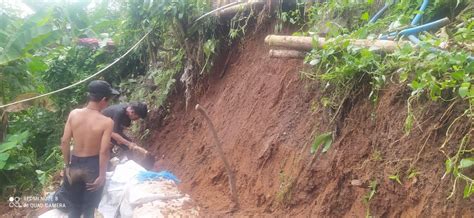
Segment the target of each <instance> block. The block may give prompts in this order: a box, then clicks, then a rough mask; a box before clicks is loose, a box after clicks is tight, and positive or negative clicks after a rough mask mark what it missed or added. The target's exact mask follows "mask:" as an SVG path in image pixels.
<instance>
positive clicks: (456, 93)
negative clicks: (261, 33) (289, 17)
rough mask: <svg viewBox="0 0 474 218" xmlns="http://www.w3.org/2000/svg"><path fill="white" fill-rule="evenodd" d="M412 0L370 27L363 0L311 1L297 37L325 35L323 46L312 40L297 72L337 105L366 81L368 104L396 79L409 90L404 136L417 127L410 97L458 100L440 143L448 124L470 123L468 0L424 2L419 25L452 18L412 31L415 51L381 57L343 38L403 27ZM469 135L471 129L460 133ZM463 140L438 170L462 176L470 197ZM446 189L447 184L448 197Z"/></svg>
mask: <svg viewBox="0 0 474 218" xmlns="http://www.w3.org/2000/svg"><path fill="white" fill-rule="evenodd" d="M419 3H420V1H405V0H403V1H397V2H396V4H394V5H392V6H391V7H390V9H389V10H388V11H386V12H385V13H384V16H383V17H382V18H380V19H379V20H378V21H377V22H375V23H372V24H367V20H368V19H369V18H370V17H371V16H373V13H374V12H375V11H374V10H373V8H370V5H371V4H372V3H371V2H368V1H367V2H365V1H343V2H341V1H325V2H323V3H316V4H315V5H313V6H311V7H310V8H308V9H307V10H306V18H305V20H306V23H305V25H306V26H308V27H309V28H308V30H307V32H304V33H300V34H301V35H318V34H325V37H326V41H327V42H328V43H327V44H326V45H324V46H323V47H322V48H318V49H316V48H317V47H319V46H317V45H316V44H315V43H317V41H316V40H314V42H315V43H314V44H315V45H314V49H313V50H312V52H311V53H310V54H309V55H308V56H307V57H306V59H305V62H306V63H308V64H310V65H311V66H313V70H312V71H311V72H304V73H303V75H305V76H306V77H307V78H309V79H314V80H318V81H320V82H321V84H322V85H323V86H324V89H325V91H326V92H327V93H331V95H330V96H329V97H327V96H326V97H325V98H326V99H328V98H329V99H331V100H330V102H342V101H343V100H344V99H345V98H346V96H350V95H351V94H352V93H353V90H357V88H355V87H356V85H357V84H360V82H364V81H367V80H368V81H370V85H371V88H372V90H371V92H370V94H369V96H368V97H369V98H370V99H371V100H372V101H373V102H374V103H376V102H377V100H378V92H379V90H381V89H382V88H383V87H384V86H385V84H386V83H387V82H389V81H391V82H396V80H397V79H398V81H397V82H399V83H402V84H405V85H407V86H408V87H409V88H410V89H411V94H410V96H409V98H408V100H407V102H408V104H407V110H408V111H407V118H406V120H405V125H404V131H405V133H406V134H409V133H410V131H411V129H412V128H413V127H414V126H416V125H418V121H417V120H416V117H415V114H414V109H413V102H415V100H417V99H419V98H421V97H423V98H428V99H429V100H431V101H434V102H455V103H456V102H460V103H461V104H462V105H465V106H466V108H465V109H466V110H465V113H464V114H463V115H462V116H461V117H462V119H461V117H459V118H458V119H456V120H455V121H453V122H452V123H448V124H447V125H449V126H450V128H448V131H447V133H446V135H447V137H446V142H445V143H444V145H445V144H446V143H447V142H448V141H450V140H451V136H452V134H454V132H453V131H452V129H454V128H452V126H453V124H454V123H455V122H457V121H459V122H472V117H474V110H473V108H474V87H473V85H472V84H473V80H474V61H472V60H470V55H471V54H470V52H469V51H468V50H466V49H465V48H468V49H469V43H471V42H472V41H473V40H474V35H473V34H472V29H473V27H474V20H473V19H472V18H473V15H474V12H473V11H472V8H473V7H474V4H472V3H469V2H468V1H444V0H438V1H435V2H434V3H433V4H430V5H429V6H428V10H427V11H426V14H430V15H429V16H428V15H426V16H424V19H425V20H423V21H422V22H426V21H428V20H429V19H439V18H442V17H444V16H450V17H451V18H453V17H454V16H456V21H455V23H453V24H452V25H449V26H448V27H446V28H445V29H444V30H442V31H440V33H439V34H437V36H434V35H433V34H431V33H422V34H420V36H419V38H420V39H421V40H422V43H421V44H420V46H419V47H418V48H414V47H412V46H410V45H404V46H402V47H400V48H399V49H398V50H396V51H395V52H393V53H391V54H382V53H381V52H380V51H378V50H377V49H375V48H356V47H353V46H352V45H351V44H350V42H349V40H350V39H360V38H364V39H365V38H369V39H372V38H376V37H377V36H378V35H379V34H386V33H388V32H393V31H396V30H400V29H403V28H406V27H408V26H409V24H410V22H411V20H412V18H413V17H414V15H416V14H417V13H419V12H418V11H417V9H418V8H419ZM368 8H370V9H368ZM469 9H471V10H469ZM461 11H462V12H461ZM387 27H388V30H387ZM442 43H445V44H446V43H448V44H449V45H450V47H449V48H448V49H446V51H443V52H433V50H432V47H433V46H439V45H440V44H442ZM448 110H449V109H448ZM470 132H472V126H471V127H470V128H469V130H468V133H467V135H469V134H470ZM458 134H466V133H465V132H464V133H458ZM466 141H469V140H468V139H466V138H463V140H462V142H461V143H460V145H459V146H460V152H458V153H457V154H456V155H454V156H453V155H452V154H451V155H448V154H446V156H447V159H448V160H447V162H446V175H453V176H454V178H455V183H456V181H457V180H459V179H461V180H463V181H465V182H466V186H465V193H464V196H465V197H468V196H472V195H471V194H472V191H471V190H472V179H471V177H469V176H467V175H464V174H463V172H466V171H467V170H470V169H472V168H473V166H472V165H471V164H470V159H466V158H470V157H471V156H472V155H471V156H469V155H470V154H472V150H473V148H472V146H471V147H469V146H467V145H468V144H466ZM444 145H443V147H444ZM319 146H320V143H319V142H318V143H317V144H313V147H312V151H315V150H316V149H318V148H319ZM461 147H462V149H461ZM443 152H445V151H444V150H443ZM446 153H447V152H446ZM461 160H463V161H462V163H461ZM390 179H393V180H395V181H397V182H398V183H401V181H400V178H399V177H398V176H397V175H392V176H391V178H390ZM454 189H455V187H453V192H452V194H453V193H454ZM451 196H452V195H451Z"/></svg>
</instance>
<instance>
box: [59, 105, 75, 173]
mask: <svg viewBox="0 0 474 218" xmlns="http://www.w3.org/2000/svg"><path fill="white" fill-rule="evenodd" d="M72 113H73V112H71V113H69V116H68V118H67V121H66V125H64V132H63V137H62V138H61V152H62V153H63V158H64V166H69V161H70V160H69V157H70V156H71V147H70V142H71V138H72V129H71V116H72V115H71V114H72Z"/></svg>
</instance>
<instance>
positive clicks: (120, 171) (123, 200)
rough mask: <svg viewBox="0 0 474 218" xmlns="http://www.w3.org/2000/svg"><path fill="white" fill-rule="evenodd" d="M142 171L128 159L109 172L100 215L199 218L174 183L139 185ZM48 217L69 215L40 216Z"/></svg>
mask: <svg viewBox="0 0 474 218" xmlns="http://www.w3.org/2000/svg"><path fill="white" fill-rule="evenodd" d="M141 171H146V170H145V169H144V168H143V167H142V166H140V165H138V164H137V163H135V162H134V161H131V160H129V161H126V162H125V163H121V164H119V165H117V167H116V168H115V170H114V171H113V172H108V173H107V181H106V184H105V188H104V195H103V196H102V200H101V202H100V204H99V209H98V212H99V214H100V215H102V216H103V217H105V218H114V217H123V218H131V217H140V218H142V217H197V216H199V208H198V207H196V206H193V205H192V204H191V199H190V198H189V196H188V195H185V194H182V193H181V192H180V191H179V190H178V187H177V186H176V184H175V182H174V181H172V180H166V179H156V180H152V181H144V182H139V181H138V179H137V175H138V174H139V172H141ZM100 215H99V216H100ZM47 217H67V214H64V213H62V212H61V211H59V210H51V211H48V212H47V213H45V214H43V215H41V216H40V218H47ZM96 217H97V215H96Z"/></svg>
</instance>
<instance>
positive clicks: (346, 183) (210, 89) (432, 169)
mask: <svg viewBox="0 0 474 218" xmlns="http://www.w3.org/2000/svg"><path fill="white" fill-rule="evenodd" d="M269 29H271V28H269ZM269 33H271V31H269V30H260V31H259V33H256V34H255V35H253V36H250V38H249V39H247V40H245V42H244V43H242V44H241V45H239V46H235V47H233V48H232V49H233V53H234V55H233V56H232V58H231V61H230V65H229V67H228V68H227V72H226V73H225V75H224V77H223V78H220V77H219V75H220V72H218V71H219V70H216V72H214V73H213V74H212V75H211V76H209V77H208V78H207V79H206V80H205V81H204V82H203V83H204V86H205V87H207V88H206V89H204V91H203V93H202V94H201V95H200V96H199V97H197V100H195V102H194V103H199V104H200V105H201V106H203V107H204V108H205V109H206V110H207V112H208V114H209V116H210V118H211V119H212V120H213V123H214V125H215V126H216V128H217V131H218V135H219V137H220V138H221V141H222V144H223V150H224V152H225V154H226V155H227V158H228V159H229V160H230V162H231V165H232V167H233V168H234V170H235V172H236V177H237V189H238V194H239V198H240V205H241V209H240V210H239V211H237V212H235V213H233V214H232V215H237V216H240V215H259V216H261V215H270V216H275V215H285V216H288V215H291V216H313V217H364V216H365V215H366V214H367V213H368V212H369V213H370V214H371V215H373V216H375V217H473V216H474V199H473V198H472V197H471V198H470V199H462V189H463V187H464V184H461V183H458V186H457V191H456V195H455V196H454V197H452V198H451V199H449V200H447V199H446V198H447V197H448V196H449V193H450V191H451V188H452V184H453V179H452V177H449V176H448V177H447V178H445V179H443V180H441V177H442V176H443V174H444V160H445V157H444V155H443V154H442V153H441V152H439V151H438V148H439V146H440V145H441V144H442V141H443V140H444V134H445V131H446V126H445V125H441V124H444V123H446V122H449V121H452V120H453V119H454V118H455V117H456V115H459V113H460V109H459V108H458V107H453V109H452V113H448V114H447V115H446V116H445V117H443V118H444V119H442V121H439V120H440V118H441V117H442V115H443V113H444V111H445V110H446V108H447V107H448V105H435V104H429V103H425V102H420V103H419V104H417V105H418V107H416V108H418V110H416V111H415V112H416V113H415V114H416V118H417V121H418V123H419V125H418V126H417V125H415V128H413V130H412V131H411V133H410V135H408V136H406V137H404V132H403V126H404V121H405V118H406V111H407V110H406V99H407V97H408V95H409V90H408V89H407V88H406V86H404V85H396V84H392V85H388V86H387V88H386V89H385V90H382V91H381V92H380V95H379V102H378V103H377V104H374V103H372V102H371V101H369V99H368V97H367V96H368V94H369V92H370V90H369V89H370V88H369V87H368V85H362V86H360V88H359V89H360V91H358V92H355V93H356V94H354V95H353V96H352V98H351V99H348V100H347V101H346V104H344V107H343V108H342V110H341V116H340V117H339V118H338V119H337V121H336V124H338V125H337V126H338V127H339V129H338V131H337V132H338V134H337V136H336V138H335V141H334V143H333V145H332V146H331V148H330V149H329V151H327V152H326V153H323V154H321V153H317V154H316V155H314V154H310V147H311V142H312V141H313V138H314V136H315V135H317V134H319V133H323V132H328V131H332V130H333V129H334V126H335V125H334V124H330V122H329V121H330V120H331V118H332V115H331V114H330V113H331V112H330V111H328V109H326V108H324V107H323V106H322V105H321V104H320V103H319V102H321V101H320V99H321V98H322V95H321V93H320V92H319V91H318V90H320V89H319V88H318V87H317V85H315V84H314V82H313V83H312V82H310V81H307V80H305V79H302V78H301V74H300V72H301V71H302V70H304V66H303V63H302V61H301V60H283V59H271V58H269V57H268V50H269V48H268V47H267V46H265V45H264V38H265V36H266V35H267V34H269ZM221 68H222V67H221ZM183 101H184V97H182V96H175V99H174V100H173V102H172V105H171V113H170V115H168V117H167V118H166V119H165V121H163V123H162V124H161V125H160V126H161V127H160V128H157V129H155V130H153V135H152V138H151V142H152V143H151V144H153V145H152V146H151V149H150V150H151V151H152V152H153V153H154V154H155V155H156V156H158V157H163V158H162V159H161V160H159V161H157V162H156V163H155V165H156V169H157V170H162V169H167V170H171V171H172V172H173V173H175V174H176V175H177V176H178V177H179V178H180V179H181V180H182V184H181V185H180V188H181V189H182V191H184V192H186V193H189V194H190V195H191V197H192V198H193V199H194V200H195V201H196V203H197V204H198V205H200V207H201V208H202V211H201V212H202V214H203V215H228V214H226V211H227V210H228V209H229V205H230V193H229V188H228V181H227V175H226V173H225V168H224V166H223V163H222V161H221V159H219V157H218V156H217V154H216V152H215V150H214V147H213V143H214V141H213V139H212V135H211V132H210V130H209V128H208V127H207V125H206V123H205V122H204V119H203V117H201V116H200V115H199V113H197V112H196V111H195V110H194V109H193V107H190V109H188V110H187V111H186V110H185V106H184V105H185V104H184V102H183ZM470 125H472V123H469V122H467V121H466V122H464V123H463V124H462V125H459V127H458V131H459V132H462V131H464V132H466V129H468V128H471V126H470ZM439 126H441V127H440V128H434V127H439ZM459 137H460V135H455V136H454V138H453V140H452V141H453V142H452V143H450V144H448V148H450V149H451V150H450V151H454V150H456V145H455V144H454V142H456V141H457V140H459ZM469 146H471V147H472V143H471V145H469ZM418 154H420V155H418ZM410 166H412V168H413V169H415V170H416V172H418V173H417V174H416V176H415V177H413V178H410V179H408V178H407V177H408V174H409V173H408V172H407V171H408V170H409V168H410ZM396 174H399V178H400V180H401V183H402V184H399V183H397V182H395V181H394V180H391V179H389V178H388V177H389V176H391V175H396ZM371 181H376V182H377V186H376V188H375V189H374V190H375V193H374V195H373V197H372V198H371V199H370V200H369V201H368V203H364V200H363V199H364V196H367V195H368V194H369V193H370V192H371V188H370V187H369V184H370V183H371ZM351 182H352V184H351Z"/></svg>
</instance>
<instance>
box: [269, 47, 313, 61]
mask: <svg viewBox="0 0 474 218" xmlns="http://www.w3.org/2000/svg"><path fill="white" fill-rule="evenodd" d="M269 53H270V57H272V58H298V59H302V58H304V57H305V53H304V52H302V51H296V50H274V49H271V50H270V52H269Z"/></svg>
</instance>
